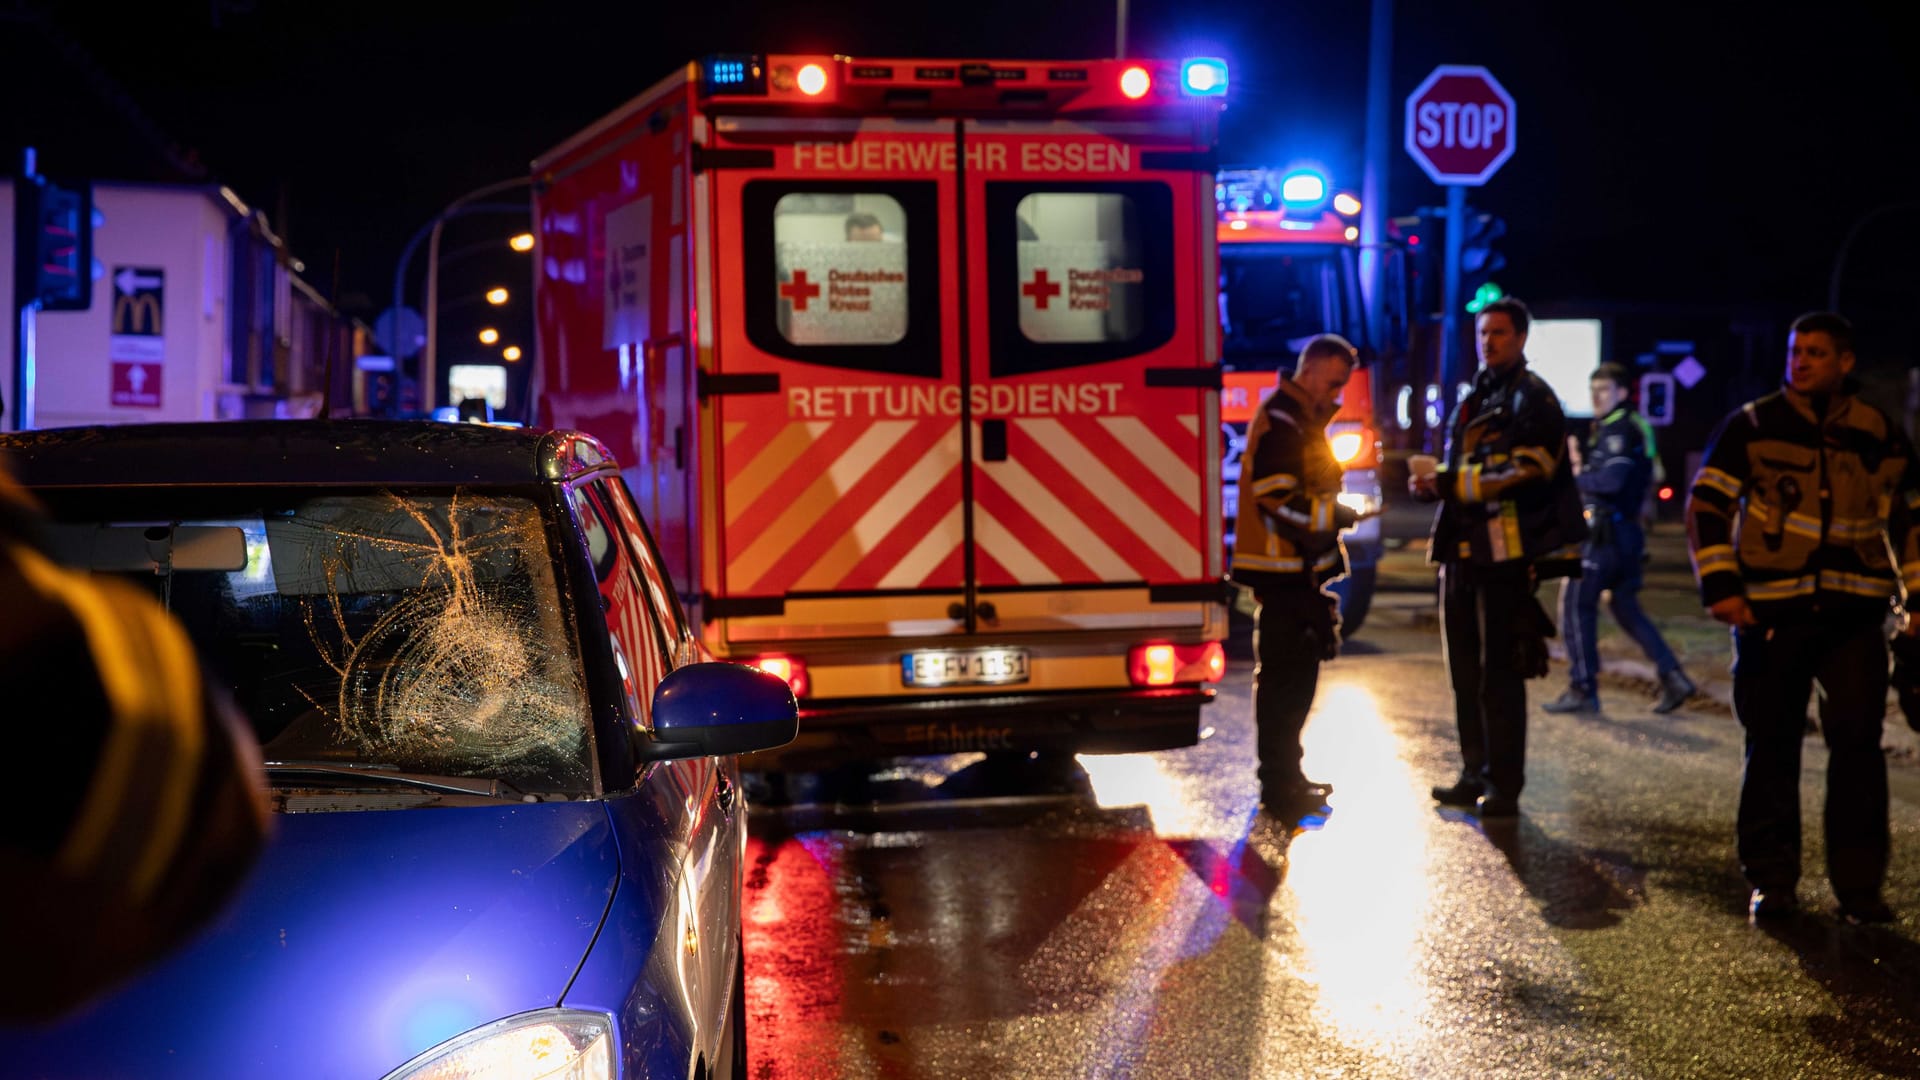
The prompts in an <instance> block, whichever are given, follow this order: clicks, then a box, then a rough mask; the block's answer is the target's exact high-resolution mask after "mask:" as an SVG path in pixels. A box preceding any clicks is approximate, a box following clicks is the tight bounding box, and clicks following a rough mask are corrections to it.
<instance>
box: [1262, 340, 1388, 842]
mask: <svg viewBox="0 0 1920 1080" xmlns="http://www.w3.org/2000/svg"><path fill="white" fill-rule="evenodd" d="M1357 363H1359V357H1358V355H1357V354H1356V353H1355V352H1354V349H1353V346H1352V345H1351V344H1350V343H1348V341H1347V339H1345V338H1343V337H1340V336H1339V335H1338V334H1322V335H1320V336H1319V337H1316V338H1314V339H1313V340H1311V341H1309V342H1308V343H1307V346H1306V348H1304V349H1301V350H1300V355H1299V357H1298V359H1297V360H1296V362H1295V365H1294V370H1293V373H1292V374H1291V375H1289V374H1287V373H1286V372H1281V373H1280V380H1279V385H1278V386H1276V387H1275V388H1274V391H1273V392H1272V393H1271V394H1269V395H1267V397H1266V400H1264V401H1262V402H1261V403H1260V411H1259V412H1258V413H1256V414H1255V415H1254V418H1253V423H1252V424H1250V425H1249V426H1248V429H1247V446H1246V449H1245V451H1243V452H1242V454H1241V457H1240V514H1239V518H1238V519H1237V521H1236V522H1235V531H1234V541H1233V579H1234V580H1235V581H1237V582H1239V583H1241V584H1243V585H1246V586H1247V587H1249V588H1251V589H1252V590H1253V592H1254V595H1255V597H1256V598H1258V600H1259V601H1260V611H1259V614H1258V616H1257V617H1256V618H1257V624H1256V628H1255V630H1254V652H1255V654H1256V655H1257V657H1258V660H1259V666H1258V667H1256V668H1255V669H1254V673H1253V686H1254V690H1253V705H1254V721H1255V724H1256V726H1257V728H1258V734H1257V739H1256V742H1257V748H1258V752H1259V757H1260V769H1259V776H1260V805H1261V808H1262V809H1263V810H1265V811H1266V812H1267V813H1269V814H1271V815H1274V816H1276V817H1292V816H1297V815H1298V814H1299V813H1301V812H1303V811H1307V810H1311V809H1313V808H1314V807H1317V806H1319V805H1321V803H1322V801H1323V800H1324V799H1325V798H1326V797H1327V796H1328V795H1331V794H1332V793H1333V785H1331V784H1324V783H1319V782H1317V781H1313V780H1309V779H1307V777H1306V774H1305V773H1304V772H1303V771H1302V770H1301V766H1300V759H1301V757H1302V751H1301V748H1300V731H1301V729H1302V728H1303V727H1305V726H1306V722H1307V712H1308V711H1309V710H1310V709H1311V708H1312V707H1313V694H1314V690H1315V688H1316V686H1317V685H1318V683H1319V679H1320V662H1321V661H1322V660H1330V659H1332V658H1333V656H1334V654H1335V653H1336V652H1337V651H1338V650H1339V647H1340V632H1339V617H1338V615H1337V614H1336V604H1337V601H1336V600H1335V599H1334V597H1333V596H1331V595H1329V594H1328V593H1326V592H1325V591H1324V590H1323V589H1322V588H1321V587H1322V586H1323V585H1326V584H1327V583H1328V582H1331V581H1334V580H1336V579H1338V578H1339V577H1340V576H1341V575H1343V574H1345V573H1346V569H1347V566H1346V553H1345V552H1344V551H1343V550H1342V549H1341V547H1340V536H1339V534H1340V531H1341V530H1343V529H1347V528H1351V527H1352V526H1353V524H1354V523H1355V522H1357V521H1359V520H1360V518H1361V515H1360V514H1359V513H1358V512H1356V511H1355V510H1353V509H1352V508H1351V507H1348V506H1343V505H1341V503H1340V501H1339V495H1340V481H1341V469H1340V463H1339V462H1338V461H1336V460H1334V457H1333V448H1332V447H1331V446H1329V445H1328V444H1327V421H1329V420H1331V419H1333V414H1334V412H1335V411H1336V410H1337V409H1338V408H1339V407H1340V394H1341V391H1342V390H1344V389H1345V388H1346V385H1347V380H1348V379H1349V378H1351V377H1352V376H1353V369H1354V366H1355V365H1356V364H1357Z"/></svg>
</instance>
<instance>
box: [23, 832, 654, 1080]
mask: <svg viewBox="0 0 1920 1080" xmlns="http://www.w3.org/2000/svg"><path fill="white" fill-rule="evenodd" d="M618 874H619V865H618V855H617V851H616V845H615V843H614V838H613V835H612V829H611V826H610V825H609V823H608V817H607V814H606V811H605V808H604V807H603V806H601V804H599V803H597V802H576V803H524V804H511V805H504V806H482V807H443V808H426V809H410V810H383V811H367V812H345V813H324V814H292V815H279V816H277V817H276V818H275V819H274V835H273V838H272V840H271V842H270V843H269V845H268V847H267V850H266V852H265V853H264V855H263V856H262V858H261V859H260V862H259V864H258V865H257V866H256V868H255V869H254V871H253V873H252V875H251V876H250V877H249V879H248V881H247V884H246V885H245V887H244V888H243V889H242V891H241V893H240V894H239V896H238V897H237V898H236V899H235V900H234V901H233V903H232V904H231V905H230V906H229V907H228V908H227V909H226V910H225V911H224V912H222V914H221V915H219V916H218V917H217V918H216V919H215V920H214V921H213V923H212V924H211V925H210V926H209V927H208V928H207V929H206V930H205V931H203V932H202V933H201V934H200V935H199V936H198V937H197V938H196V939H195V940H194V941H193V942H192V943H190V944H189V945H188V946H186V947H185V948H184V949H183V950H182V951H180V952H178V953H176V954H174V955H172V956H170V957H169V958H168V959H167V960H166V961H164V962H163V963H162V964H161V965H160V966H159V967H157V968H156V969H154V970H152V971H150V972H148V973H147V974H146V975H144V976H141V977H140V978H138V979H137V980H135V981H134V982H133V983H131V984H129V985H128V986H126V987H123V988H122V989H120V990H119V991H118V992H116V993H115V994H113V995H111V996H109V997H107V998H105V999H102V1000H100V1001H97V1002H95V1003H93V1004H91V1005H89V1006H88V1007H86V1008H85V1009H83V1010H81V1011H80V1012H79V1013H77V1014H75V1015H72V1016H69V1017H67V1018H65V1019H64V1020H62V1021H61V1022H60V1023H59V1024H57V1025H54V1026H51V1027H47V1028H42V1029H37V1030H35V1031H33V1032H30V1033H21V1032H10V1033H7V1034H6V1035H4V1036H0V1047H4V1053H5V1055H6V1057H7V1058H8V1060H9V1065H8V1072H9V1073H10V1074H11V1075H16V1076H32V1077H40V1076H47V1077H54V1076H93V1077H98V1076H182V1077H186V1076H192V1077H208V1076H276V1077H295V1076H329V1077H335V1076H365V1077H377V1076H383V1075H385V1074H386V1073H387V1072H388V1071H390V1070H392V1069H394V1068H395V1067H397V1066H399V1065H401V1064H403V1063H405V1062H406V1061H407V1060H408V1059H410V1058H412V1057H413V1056H414V1055H416V1054H418V1053H420V1052H421V1051H423V1050H426V1049H428V1048H430V1047H432V1046H434V1045H435V1044H437V1043H439V1042H442V1041H444V1040H445V1039H448V1038H450V1037H452V1036H454V1035H457V1034H459V1033H460V1032H462V1031H466V1030H468V1029H469V1028H472V1027H476V1026H478V1025H481V1024H484V1023H486V1022H488V1021H490V1020H494V1019H497V1018H499V1017H502V1016H509V1015H512V1014H514V1013H519V1012H524V1011H526V1010H529V1009H537V1008H542V1007H546V1006H551V1005H553V1004H555V1003H556V1002H558V1001H559V1000H560V997H561V994H562V993H563V992H564V991H565V989H566V987H567V984H568V981H569V980H570V979H571V978H572V977H573V974H574V972H575V971H576V970H577V969H578V967H579V965H580V962H581V959H582V957H583V956H584V955H585V954H586V951H587V948H588V946H589V945H590V944H591V943H592V942H593V939H594V935H595V933H596V932H597V930H598V929H599V926H600V922H601V919H602V917H603V915H604V913H605V912H606V910H607V904H608V901H609V898H610V896H611V894H612V892H613V888H614V882H615V879H616V877H617V876H618ZM16 1070H17V1071H16Z"/></svg>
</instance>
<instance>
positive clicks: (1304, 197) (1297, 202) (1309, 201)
mask: <svg viewBox="0 0 1920 1080" xmlns="http://www.w3.org/2000/svg"><path fill="white" fill-rule="evenodd" d="M1326 200H1327V178H1326V177H1324V176H1322V175H1320V174H1319V173H1317V172H1314V171H1313V170H1311V169H1300V170H1297V171H1295V172H1290V173H1288V174H1287V175H1286V176H1285V177H1283V178H1282V179H1281V181H1280V201H1281V202H1284V203H1286V204H1287V205H1288V206H1290V207H1300V206H1315V205H1318V204H1319V203H1323V202H1325V201H1326Z"/></svg>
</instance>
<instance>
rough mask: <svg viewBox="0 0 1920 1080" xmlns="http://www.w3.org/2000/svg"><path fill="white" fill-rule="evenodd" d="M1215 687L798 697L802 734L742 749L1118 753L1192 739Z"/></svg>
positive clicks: (759, 759)
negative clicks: (774, 746)
mask: <svg viewBox="0 0 1920 1080" xmlns="http://www.w3.org/2000/svg"><path fill="white" fill-rule="evenodd" d="M1213 695H1214V691H1213V690H1212V689H1210V688H1206V687H1197V686H1186V687H1167V688H1161V689H1150V690H1148V689H1142V690H1106V691H1084V690H1069V691H1058V692H1049V693H1028V694H992V695H986V694H973V695H954V696H951V697H938V698H927V697H916V698H904V699H903V698H865V699H862V698H845V699H840V700H828V701H802V702H801V707H800V734H799V736H798V737H797V738H795V739H794V741H793V742H791V743H788V744H787V745H786V746H783V747H780V748H779V749H777V750H770V751H766V752H764V753H759V754H752V755H748V756H746V757H743V758H741V765H742V767H744V768H748V769H809V768H821V767H825V766H827V765H831V764H836V763H844V762H849V761H861V760H873V759H876V758H885V757H897V756H904V755H915V754H958V753H967V752H972V751H985V752H993V751H1002V750H1012V751H1031V750H1042V751H1062V752H1067V753H1083V754H1084V753H1091V754H1120V753H1139V752H1144V751H1149V750H1167V749H1171V748H1174V747H1180V746H1192V745H1193V744H1194V743H1196V742H1199V741H1200V708H1201V706H1203V705H1205V704H1206V703H1207V702H1209V701H1212V700H1213Z"/></svg>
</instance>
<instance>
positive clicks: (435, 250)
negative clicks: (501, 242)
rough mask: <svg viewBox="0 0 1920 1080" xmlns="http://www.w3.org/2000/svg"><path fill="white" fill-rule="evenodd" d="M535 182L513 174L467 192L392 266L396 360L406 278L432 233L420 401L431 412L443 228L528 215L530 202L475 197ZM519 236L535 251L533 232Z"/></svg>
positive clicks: (514, 242) (424, 229) (421, 232)
mask: <svg viewBox="0 0 1920 1080" xmlns="http://www.w3.org/2000/svg"><path fill="white" fill-rule="evenodd" d="M532 182H533V181H532V178H531V177H513V178H512V179H508V180H501V181H498V182H497V183H492V184H488V185H486V186H485V187H480V188H475V189H474V190H472V191H469V192H467V193H466V194H465V195H462V196H460V197H459V198H457V199H455V200H453V201H452V202H450V203H448V204H447V205H446V207H445V209H443V210H441V211H440V212H439V213H438V214H435V215H434V216H433V218H432V219H431V220H429V221H428V222H427V223H426V224H424V225H422V226H420V228H419V229H418V230H417V231H415V232H414V234H413V237H412V238H411V239H409V240H408V241H407V246H406V247H405V248H404V249H403V250H402V251H401V253H400V264H399V265H398V266H396V267H394V269H393V311H394V316H393V331H392V340H391V341H389V342H388V343H387V347H388V350H389V351H390V352H391V353H392V354H393V356H394V358H395V359H396V360H398V359H399V357H400V316H399V312H400V308H401V307H402V305H403V304H404V303H405V302H406V294H405V285H406V280H407V267H408V265H410V264H411V263H412V261H413V252H414V249H415V248H417V247H419V246H420V241H422V240H424V239H427V238H428V237H429V236H431V238H432V243H431V245H430V246H429V249H428V256H427V301H426V309H427V312H426V322H427V344H426V349H425V352H424V353H423V354H422V358H421V365H420V383H421V386H420V394H421V399H420V400H421V402H422V404H423V405H424V406H425V407H426V409H427V410H428V411H432V409H433V399H434V390H435V386H434V384H435V382H436V381H437V379H438V371H437V369H436V367H435V363H434V361H435V349H434V347H435V345H437V344H438V340H437V339H438V336H439V325H438V318H437V311H436V305H435V300H436V298H437V294H438V292H439V286H440V231H441V227H442V226H443V225H445V224H446V222H447V220H448V219H449V218H454V217H459V216H460V215H462V214H526V213H528V212H529V211H528V207H527V205H526V204H524V203H478V204H475V200H477V199H483V198H486V197H487V196H489V195H497V194H499V193H500V192H503V191H510V190H512V189H514V188H516V187H525V186H529V185H531V184H532ZM520 236H524V237H527V238H528V244H527V249H526V250H532V247H533V245H532V236H533V234H532V233H521V234H520ZM519 240H520V237H519V236H516V237H514V239H513V240H511V241H509V243H510V244H512V245H514V250H516V251H518V250H521V249H520V248H519V247H518V243H519Z"/></svg>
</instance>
